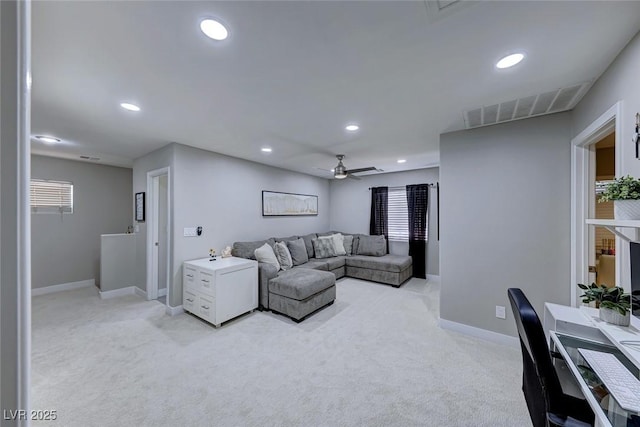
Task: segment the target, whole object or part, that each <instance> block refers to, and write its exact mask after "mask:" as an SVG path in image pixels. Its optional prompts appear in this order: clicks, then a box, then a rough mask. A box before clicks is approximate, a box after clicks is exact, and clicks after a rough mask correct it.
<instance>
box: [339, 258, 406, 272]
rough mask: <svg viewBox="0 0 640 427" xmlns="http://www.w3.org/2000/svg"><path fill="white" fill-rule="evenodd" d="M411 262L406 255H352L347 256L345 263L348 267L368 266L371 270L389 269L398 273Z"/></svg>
mask: <svg viewBox="0 0 640 427" xmlns="http://www.w3.org/2000/svg"><path fill="white" fill-rule="evenodd" d="M411 263H412V258H411V257H410V256H407V255H391V254H387V255H383V256H375V257H374V256H366V255H354V256H350V257H347V259H346V264H347V266H349V267H360V268H368V269H371V270H382V271H390V272H393V273H400V272H401V271H404V270H406V269H407V268H409V266H410V265H411Z"/></svg>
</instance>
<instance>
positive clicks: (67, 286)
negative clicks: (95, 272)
mask: <svg viewBox="0 0 640 427" xmlns="http://www.w3.org/2000/svg"><path fill="white" fill-rule="evenodd" d="M92 286H96V280H95V279H88V280H80V281H78V282H70V283H61V284H60V285H51V286H44V287H42V288H33V289H31V296H32V297H35V296H38V295H46V294H52V293H54V292H62V291H71V290H74V289H80V288H90V287H92Z"/></svg>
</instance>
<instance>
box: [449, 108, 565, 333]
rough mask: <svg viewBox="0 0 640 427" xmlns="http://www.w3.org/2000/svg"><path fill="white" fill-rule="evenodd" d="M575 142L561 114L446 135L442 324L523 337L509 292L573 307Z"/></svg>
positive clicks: (540, 310) (539, 303)
mask: <svg viewBox="0 0 640 427" xmlns="http://www.w3.org/2000/svg"><path fill="white" fill-rule="evenodd" d="M570 134H571V132H570V117H569V114H568V113H563V114H554V115H550V116H544V117H538V118H533V119H528V120H521V121H516V122H511V123H506V124H501V125H494V126H488V127H483V128H478V129H472V130H467V131H460V132H452V133H447V134H443V135H441V137H440V212H441V219H440V233H441V234H440V235H441V243H440V251H441V252H440V280H441V296H440V317H441V318H443V319H446V320H449V321H452V322H457V323H462V324H465V325H470V326H474V327H477V328H482V329H487V330H490V331H494V332H498V333H502V334H510V335H515V333H516V329H515V324H514V322H513V316H512V314H511V309H510V305H509V301H508V298H507V288H510V287H518V288H522V289H523V291H524V292H525V294H526V295H527V297H528V298H529V300H530V301H531V303H532V304H533V305H534V307H535V309H536V310H537V311H538V313H543V307H544V302H546V301H549V302H555V303H559V304H569V303H570V287H569V281H570V278H571V270H570V268H571V259H570V253H571V251H570V226H571V217H570V215H571V212H570V210H571V209H570V207H571V203H570V171H571V167H570V165H571V157H570ZM496 305H501V306H505V307H506V313H507V318H506V320H502V319H498V318H496V317H495V306H496Z"/></svg>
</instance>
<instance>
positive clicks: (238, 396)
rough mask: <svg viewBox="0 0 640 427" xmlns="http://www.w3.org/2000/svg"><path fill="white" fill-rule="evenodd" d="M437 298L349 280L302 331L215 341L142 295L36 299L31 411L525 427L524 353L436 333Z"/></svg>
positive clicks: (240, 334) (126, 418)
mask: <svg viewBox="0 0 640 427" xmlns="http://www.w3.org/2000/svg"><path fill="white" fill-rule="evenodd" d="M438 297H439V285H438V284H437V283H435V284H433V283H427V282H426V281H425V280H419V279H412V280H411V281H410V282H408V283H407V284H405V285H404V286H402V288H400V289H396V288H393V287H390V286H384V285H378V284H373V283H370V282H365V281H360V280H355V279H342V280H340V281H338V283H337V299H336V302H335V303H334V304H333V305H332V306H330V307H329V308H327V309H325V310H323V311H321V312H319V313H317V314H316V315H314V316H312V317H311V318H309V319H307V320H305V321H304V322H302V323H300V324H296V323H294V322H292V321H291V320H288V319H286V318H284V317H282V316H279V315H275V314H271V313H261V312H257V311H256V312H254V313H252V314H248V315H245V316H242V317H240V318H238V319H236V320H233V321H231V322H229V323H227V324H225V325H223V326H222V327H221V328H218V329H214V328H213V327H212V326H210V325H208V324H206V323H204V322H203V321H201V320H199V319H197V318H195V317H193V316H191V315H187V314H182V315H179V316H176V317H169V316H166V315H165V314H164V306H162V305H160V304H158V302H156V301H145V300H143V299H142V298H141V297H138V296H135V295H131V296H125V297H120V298H116V299H111V300H100V299H99V298H98V296H97V293H96V291H95V290H94V289H80V290H75V291H68V292H61V293H56V294H49V295H42V296H38V297H34V298H33V359H32V388H31V390H32V407H33V409H55V410H57V412H58V420H57V421H56V422H53V423H51V422H48V423H46V424H45V423H36V424H35V425H47V426H51V425H60V426H122V425H136V426H413V425H416V426H417V425H420V426H527V425H531V423H530V421H529V417H528V413H527V410H526V406H525V403H524V398H523V395H522V391H521V389H520V387H521V375H522V374H521V372H522V366H521V359H520V357H521V356H520V351H519V349H516V348H508V347H504V346H500V345H497V344H493V343H489V342H485V341H482V340H478V339H475V338H471V337H467V336H463V335H459V334H457V333H454V332H450V331H445V330H442V329H440V328H438V326H437V322H438Z"/></svg>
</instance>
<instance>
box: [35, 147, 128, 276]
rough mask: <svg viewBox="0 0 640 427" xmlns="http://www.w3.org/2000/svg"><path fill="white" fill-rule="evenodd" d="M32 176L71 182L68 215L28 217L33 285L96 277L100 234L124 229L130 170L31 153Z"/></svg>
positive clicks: (98, 265) (98, 274)
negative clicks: (71, 199)
mask: <svg viewBox="0 0 640 427" xmlns="http://www.w3.org/2000/svg"><path fill="white" fill-rule="evenodd" d="M31 177H32V178H39V179H52V180H61V181H71V182H72V183H73V213H72V214H64V215H59V214H32V215H31V257H32V268H31V271H32V287H33V288H39V287H43V286H49V285H57V284H62V283H70V282H77V281H81V280H89V279H95V280H96V283H98V282H99V280H100V235H101V234H111V233H125V232H126V231H127V227H128V226H130V225H131V223H132V222H131V210H132V205H133V195H132V192H131V188H132V171H131V169H125V168H119V167H114V166H104V165H97V164H90V163H83V162H76V161H72V160H65V159H57V158H52V157H43V156H32V158H31Z"/></svg>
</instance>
